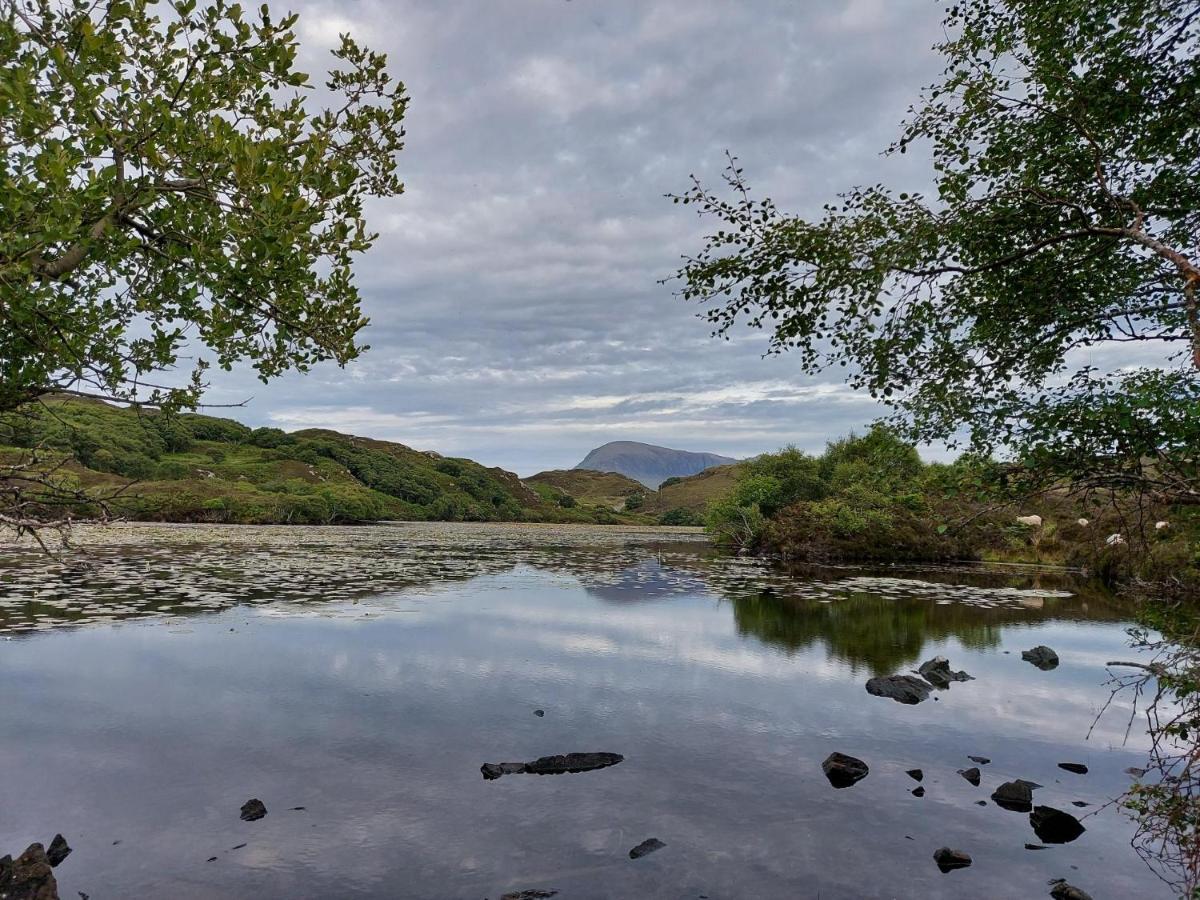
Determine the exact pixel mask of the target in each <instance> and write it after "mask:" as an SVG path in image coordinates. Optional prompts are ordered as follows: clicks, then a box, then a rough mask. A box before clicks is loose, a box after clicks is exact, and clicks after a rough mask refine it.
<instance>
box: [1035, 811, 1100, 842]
mask: <svg viewBox="0 0 1200 900" xmlns="http://www.w3.org/2000/svg"><path fill="white" fill-rule="evenodd" d="M1029 824H1030V825H1032V826H1033V830H1034V832H1036V833H1037V836H1038V840H1040V841H1041V842H1042V843H1043V844H1068V843H1070V842H1071V841H1073V840H1075V839H1076V838H1077V837H1079V836H1080V835H1081V834H1083V833H1084V832H1085V831H1086V830H1087V829H1086V828H1084V827H1083V826H1082V825H1081V824H1080V823H1079V820H1078V819H1077V818H1075V817H1074V816H1073V815H1071V814H1070V813H1068V812H1063V811H1062V810H1061V809H1055V808H1054V807H1053V806H1035V807H1034V808H1033V812H1031V813H1030V814H1029Z"/></svg>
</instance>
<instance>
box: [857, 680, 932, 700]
mask: <svg viewBox="0 0 1200 900" xmlns="http://www.w3.org/2000/svg"><path fill="white" fill-rule="evenodd" d="M931 690H933V688H932V687H930V685H929V684H928V682H925V681H922V680H921V679H920V678H917V677H916V676H913V675H889V676H887V677H886V678H872V679H870V680H869V681H868V682H867V693H868V694H871V695H873V696H875V697H891V698H892V699H893V700H895V701H896V702H897V703H908V704H910V705H911V704H915V703H920V702H921V701H922V700H926V699H928V698H929V692H930V691H931Z"/></svg>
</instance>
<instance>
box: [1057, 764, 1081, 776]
mask: <svg viewBox="0 0 1200 900" xmlns="http://www.w3.org/2000/svg"><path fill="white" fill-rule="evenodd" d="M1058 767H1059V768H1060V769H1065V770H1066V771H1068V772H1074V773H1075V774H1076V775H1086V774H1087V773H1088V767H1087V766H1085V765H1084V764H1083V763H1059V764H1058Z"/></svg>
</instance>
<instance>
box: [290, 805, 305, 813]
mask: <svg viewBox="0 0 1200 900" xmlns="http://www.w3.org/2000/svg"><path fill="white" fill-rule="evenodd" d="M306 809H308V807H307V806H293V807H292V812H301V811H303V810H306Z"/></svg>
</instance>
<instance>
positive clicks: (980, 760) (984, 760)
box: [967, 756, 991, 766]
mask: <svg viewBox="0 0 1200 900" xmlns="http://www.w3.org/2000/svg"><path fill="white" fill-rule="evenodd" d="M967 759H969V760H970V761H971V762H973V763H979V765H981V766H986V765H987V764H988V763H990V762H991V760H990V759H988V758H987V757H986V756H968V757H967Z"/></svg>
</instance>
